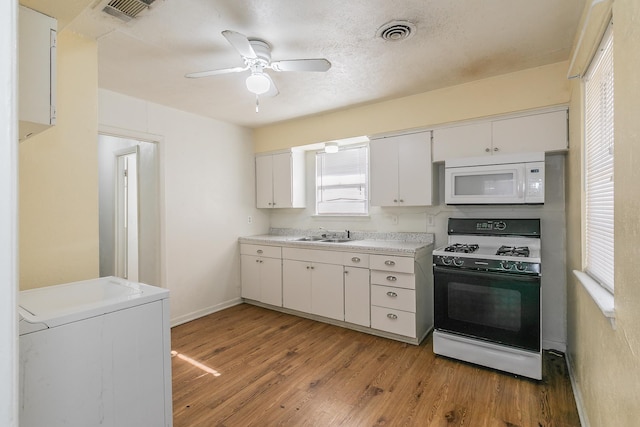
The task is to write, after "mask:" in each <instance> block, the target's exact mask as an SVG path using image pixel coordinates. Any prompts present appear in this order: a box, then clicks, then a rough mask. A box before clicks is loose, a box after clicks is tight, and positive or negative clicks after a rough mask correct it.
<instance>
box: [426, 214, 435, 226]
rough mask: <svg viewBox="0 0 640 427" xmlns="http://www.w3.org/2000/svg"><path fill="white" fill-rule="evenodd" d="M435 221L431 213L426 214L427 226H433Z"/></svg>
mask: <svg viewBox="0 0 640 427" xmlns="http://www.w3.org/2000/svg"><path fill="white" fill-rule="evenodd" d="M435 223H436V218H435V216H433V215H427V226H429V227H433V226H434V225H435Z"/></svg>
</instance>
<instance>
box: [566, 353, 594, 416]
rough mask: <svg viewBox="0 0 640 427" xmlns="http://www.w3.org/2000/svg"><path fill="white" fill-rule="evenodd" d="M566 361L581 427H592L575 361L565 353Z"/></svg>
mask: <svg viewBox="0 0 640 427" xmlns="http://www.w3.org/2000/svg"><path fill="white" fill-rule="evenodd" d="M565 359H566V361H567V369H568V370H569V379H570V380H571V389H572V390H573V398H574V400H575V401H576V408H577V409H578V417H579V418H580V426H581V427H590V425H591V424H589V417H588V416H587V409H586V407H585V405H584V399H583V398H582V392H581V391H580V387H578V381H577V380H576V376H575V374H574V370H573V366H574V365H573V361H572V360H571V357H570V356H569V353H565Z"/></svg>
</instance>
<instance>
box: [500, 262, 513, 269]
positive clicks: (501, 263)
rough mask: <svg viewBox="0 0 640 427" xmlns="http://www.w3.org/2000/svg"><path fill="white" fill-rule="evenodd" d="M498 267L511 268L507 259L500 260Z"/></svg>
mask: <svg viewBox="0 0 640 427" xmlns="http://www.w3.org/2000/svg"><path fill="white" fill-rule="evenodd" d="M500 267H501V268H502V269H503V270H511V265H509V261H507V260H502V261H500Z"/></svg>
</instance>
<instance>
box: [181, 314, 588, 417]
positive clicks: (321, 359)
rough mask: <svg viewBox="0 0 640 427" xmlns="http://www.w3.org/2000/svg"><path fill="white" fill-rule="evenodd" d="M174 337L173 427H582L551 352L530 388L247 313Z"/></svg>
mask: <svg viewBox="0 0 640 427" xmlns="http://www.w3.org/2000/svg"><path fill="white" fill-rule="evenodd" d="M171 335H172V349H173V351H174V352H175V357H173V359H172V366H173V404H174V406H173V408H174V426H175V427H187V426H188V427H195V426H207V427H208V426H250V425H260V426H271V425H282V426H293V425H295V426H304V425H316V426H381V425H387V426H388V425H394V426H395V425H402V426H434V427H436V426H447V427H451V426H474V427H475V426H477V427H493V426H502V427H505V426H511V427H525V426H549V427H552V426H558V427H568V426H579V425H580V422H579V418H578V413H577V409H576V406H575V401H574V399H573V393H572V391H571V385H570V381H569V377H568V372H567V368H566V363H565V360H564V358H563V357H562V355H558V354H554V353H549V352H545V354H544V357H543V380H542V381H535V380H530V379H527V378H522V377H518V376H514V375H511V374H506V373H503V372H499V371H495V370H492V369H486V368H483V367H478V366H475V365H471V364H468V363H463V362H459V361H456V360H452V359H448V358H445V357H440V356H436V355H434V354H433V351H432V341H431V337H428V338H427V339H426V340H425V341H424V342H423V343H422V344H421V345H419V346H414V345H410V344H406V343H401V342H397V341H393V340H389V339H386V338H380V337H375V336H372V335H367V334H363V333H360V332H356V331H352V330H349V329H344V328H340V327H337V326H332V325H328V324H325V323H321V322H315V321H313V320H309V319H303V318H300V317H296V316H292V315H288V314H284V313H280V312H275V311H271V310H267V309H264V308H260V307H256V306H252V305H247V304H241V305H238V306H235V307H231V308H229V309H226V310H223V311H220V312H218V313H214V314H211V315H209V316H206V317H203V318H201V319H198V320H195V321H192V322H189V323H186V324H184V325H180V326H177V327H175V328H173V329H172V334H171ZM211 370H213V371H211ZM212 372H214V373H212Z"/></svg>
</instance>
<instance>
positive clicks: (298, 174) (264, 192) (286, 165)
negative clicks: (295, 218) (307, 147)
mask: <svg viewBox="0 0 640 427" xmlns="http://www.w3.org/2000/svg"><path fill="white" fill-rule="evenodd" d="M304 188H305V186H304V152H286V153H276V154H265V155H259V156H256V206H257V207H258V208H303V207H305V191H304Z"/></svg>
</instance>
